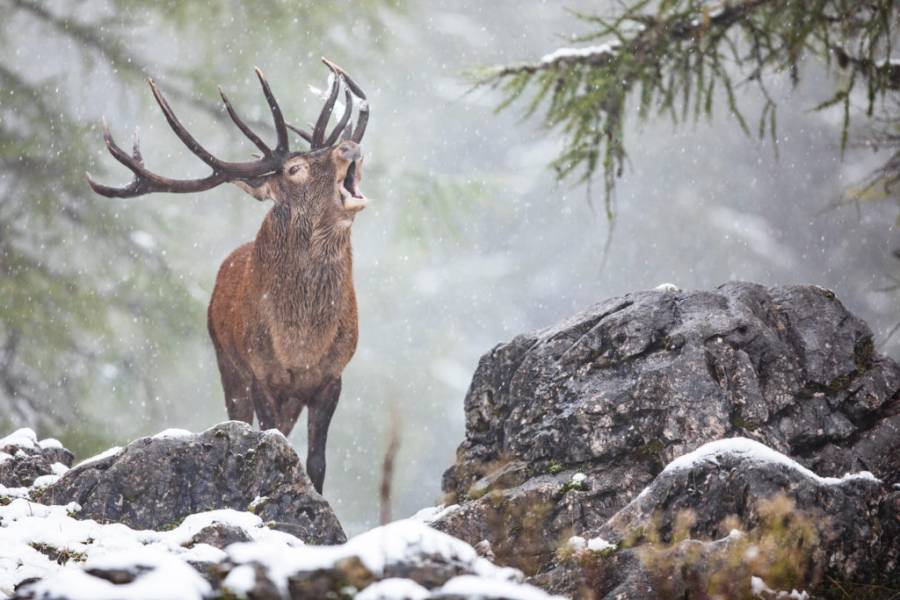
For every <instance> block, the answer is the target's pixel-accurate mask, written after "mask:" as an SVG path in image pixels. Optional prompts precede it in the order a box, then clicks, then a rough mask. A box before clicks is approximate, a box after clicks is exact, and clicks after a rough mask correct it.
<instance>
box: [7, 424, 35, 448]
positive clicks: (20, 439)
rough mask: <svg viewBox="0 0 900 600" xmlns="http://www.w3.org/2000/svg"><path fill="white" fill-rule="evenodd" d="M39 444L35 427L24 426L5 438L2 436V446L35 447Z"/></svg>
mask: <svg viewBox="0 0 900 600" xmlns="http://www.w3.org/2000/svg"><path fill="white" fill-rule="evenodd" d="M37 445H38V441H37V435H35V433H34V430H33V429H29V428H28V427H23V428H22V429H17V430H16V431H13V432H12V433H11V434H9V435H8V436H6V437H4V438H0V448H6V447H7V446H15V447H18V448H34V447H36V446H37Z"/></svg>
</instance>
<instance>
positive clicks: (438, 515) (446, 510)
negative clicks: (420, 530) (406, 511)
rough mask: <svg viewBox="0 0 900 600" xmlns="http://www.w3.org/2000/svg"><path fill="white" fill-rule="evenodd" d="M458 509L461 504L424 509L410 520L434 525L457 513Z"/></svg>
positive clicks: (440, 505)
mask: <svg viewBox="0 0 900 600" xmlns="http://www.w3.org/2000/svg"><path fill="white" fill-rule="evenodd" d="M458 509H459V504H451V505H449V506H445V505H443V504H438V505H437V506H429V507H428V508H423V509H422V510H420V511H419V512H417V513H416V514H414V515H413V516H411V517H410V519H411V520H413V521H418V522H420V523H425V524H426V525H428V524H429V523H434V522H435V521H437V520H439V519H442V518H444V517H446V516H447V515H449V514H450V513H453V512H456V511H457V510H458Z"/></svg>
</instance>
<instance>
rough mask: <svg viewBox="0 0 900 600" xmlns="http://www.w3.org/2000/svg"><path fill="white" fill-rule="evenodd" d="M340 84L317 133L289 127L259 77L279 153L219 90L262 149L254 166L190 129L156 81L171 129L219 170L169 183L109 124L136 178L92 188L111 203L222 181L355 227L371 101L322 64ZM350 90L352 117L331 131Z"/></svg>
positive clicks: (117, 151)
mask: <svg viewBox="0 0 900 600" xmlns="http://www.w3.org/2000/svg"><path fill="white" fill-rule="evenodd" d="M322 60H323V62H324V63H325V65H326V66H327V67H328V68H329V69H330V70H331V72H332V74H333V76H334V78H333V80H332V84H331V91H330V94H329V96H328V99H327V100H326V101H325V105H324V106H323V108H322V111H321V112H320V113H319V118H318V120H317V121H316V123H315V126H314V128H313V131H312V133H308V132H307V131H304V130H303V129H300V128H297V127H294V126H292V125H288V124H286V123H285V120H284V116H283V115H282V112H281V108H280V107H279V106H278V102H276V100H275V97H274V95H273V94H272V90H271V89H270V88H269V84H268V82H267V81H266V78H265V77H264V76H263V74H262V71H260V70H259V69H256V75H257V77H259V82H260V84H261V85H262V89H263V94H264V95H265V97H266V101H267V102H268V104H269V109H270V110H271V112H272V119H273V121H274V124H275V132H276V135H277V142H276V146H275V148H271V147H270V146H269V145H268V144H266V143H265V142H264V141H263V140H262V139H261V138H260V137H259V136H258V135H257V134H256V133H255V132H254V131H253V130H252V129H250V127H248V126H247V124H246V123H244V121H243V120H241V118H240V117H239V116H238V115H237V113H236V112H235V110H234V108H233V107H232V105H231V102H229V101H228V98H227V97H226V96H225V94H224V93H222V91H221V90H219V93H220V94H221V96H222V101H223V102H224V103H225V109H226V110H227V111H228V114H229V116H230V117H231V119H232V120H233V121H234V123H235V125H237V127H238V129H240V130H241V132H242V133H243V134H244V135H245V136H247V138H248V139H249V140H250V141H251V142H253V144H254V145H255V146H256V147H257V148H259V150H260V152H261V153H262V155H261V156H260V158H259V159H258V160H255V161H249V162H228V161H223V160H221V159H219V158H217V157H215V156H213V155H212V154H211V153H210V152H209V151H207V150H206V149H205V148H204V147H203V146H201V145H200V144H199V143H198V142H197V140H195V139H194V137H193V136H192V135H191V134H190V133H189V132H188V131H187V129H185V127H184V126H183V125H182V124H181V122H180V121H179V120H178V118H177V117H176V116H175V113H174V112H172V109H171V108H170V107H169V104H168V102H167V101H166V99H165V98H164V97H163V95H162V93H160V91H159V89H158V88H157V87H156V84H155V83H154V82H153V80H152V79H151V80H149V83H150V89H151V90H152V91H153V96H154V97H155V98H156V102H157V103H158V104H159V106H160V108H161V109H162V111H163V114H164V115H165V117H166V120H167V121H168V123H169V126H170V127H171V128H172V130H173V131H174V132H175V134H176V135H177V136H178V138H179V139H180V140H181V141H182V142H183V143H184V145H185V146H187V147H188V149H189V150H190V151H191V152H193V153H194V154H195V155H196V156H197V157H198V158H200V160H202V161H203V162H204V163H206V164H207V165H208V166H209V167H210V168H212V173H211V174H210V175H208V176H207V177H204V178H202V179H169V178H167V177H163V176H161V175H157V174H156V173H153V172H151V171H149V170H147V168H146V167H144V162H143V159H142V157H141V152H140V149H139V146H138V141H137V139H135V142H134V148H133V150H132V153H131V154H130V155H129V154H128V153H127V152H125V151H124V150H122V148H120V147H119V146H118V145H117V144H116V142H115V141H114V140H113V138H112V136H111V135H110V132H109V128H108V127H107V125H106V122H105V121H104V123H103V139H104V141H105V142H106V146H107V148H108V149H109V152H110V154H112V155H113V157H114V158H115V159H116V160H118V161H119V162H120V163H122V164H123V165H125V166H126V167H128V169H130V170H131V171H132V173H134V178H133V179H132V181H131V183H130V184H128V185H127V186H125V187H120V188H116V187H109V186H105V185H102V184H99V183H96V182H95V181H94V180H93V179H91V177H90V175H88V183H89V184H90V186H91V188H92V189H93V190H94V191H95V192H96V193H98V194H100V195H102V196H107V197H117V198H130V197H134V196H141V195H143V194H149V193H152V192H171V193H191V192H201V191H204V190H208V189H211V188H214V187H216V186H218V185H221V184H222V183H226V182H230V183H234V184H235V185H237V186H238V187H240V188H241V189H242V190H244V191H245V192H247V193H248V194H250V195H251V196H253V197H254V198H256V199H258V200H272V201H274V202H275V203H276V204H277V205H282V206H285V207H289V208H290V209H291V211H292V212H293V211H298V212H302V213H305V214H306V215H308V216H310V217H312V218H314V219H317V220H318V219H323V218H324V219H327V220H328V221H330V222H334V223H344V224H349V223H350V222H352V219H353V215H354V214H355V213H357V212H359V211H360V210H362V209H363V208H365V206H366V202H367V200H366V197H365V196H364V195H363V194H362V192H360V189H359V183H360V180H361V179H362V150H361V148H360V142H361V141H362V137H363V134H364V133H365V130H366V123H367V122H368V118H369V105H368V102H367V101H366V95H365V93H364V92H363V91H362V89H361V88H360V87H359V85H357V84H356V82H354V81H353V80H352V79H351V78H350V76H349V75H347V74H346V73H345V72H344V71H343V69H341V68H340V67H338V66H337V65H335V64H334V63H332V62H330V61H328V60H325V59H322ZM341 88H343V89H344V106H345V108H344V113H343V115H342V116H341V118H340V120H339V121H338V123H337V125H336V126H335V127H334V129H333V130H332V131H331V132H330V133H329V132H328V123H329V120H330V119H331V116H332V111H333V110H334V105H335V103H336V101H337V97H338V95H339V93H340V91H341ZM354 96H355V97H357V98H359V100H360V104H359V107H358V116H357V122H356V126H355V127H354V126H352V125H351V124H350V119H351V116H352V113H353V108H354V106H353V98H354ZM288 129H290V130H292V131H294V132H295V133H296V134H297V135H299V136H300V137H301V138H303V139H304V140H306V141H307V142H308V143H309V146H310V148H309V150H306V151H301V152H292V151H291V150H290V146H289V142H288Z"/></svg>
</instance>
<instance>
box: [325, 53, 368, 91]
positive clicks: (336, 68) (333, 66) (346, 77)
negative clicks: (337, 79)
mask: <svg viewBox="0 0 900 600" xmlns="http://www.w3.org/2000/svg"><path fill="white" fill-rule="evenodd" d="M322 62H323V63H325V66H326V67H328V68H329V69H331V70H332V71H336V72H338V73H340V74H341V75H343V76H344V83H346V84H347V87H349V88H350V90H351V91H352V92H353V93H354V94H356V97H357V98H359V99H360V100H366V93H365V92H364V91H362V88H361V87H359V84H357V83H356V82H355V81H353V79H352V78H351V77H350V76H349V75H347V72H346V71H345V70H343V69H342V68H341V67H339V66H338V65H336V64H334V63H333V62H331V61H330V60H328V59H327V58H325V57H322Z"/></svg>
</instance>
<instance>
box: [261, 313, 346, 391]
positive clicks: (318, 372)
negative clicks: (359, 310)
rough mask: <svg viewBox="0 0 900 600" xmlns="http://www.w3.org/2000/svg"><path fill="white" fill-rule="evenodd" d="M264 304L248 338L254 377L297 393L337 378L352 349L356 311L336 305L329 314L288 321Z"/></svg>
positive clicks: (315, 314) (303, 315)
mask: <svg viewBox="0 0 900 600" xmlns="http://www.w3.org/2000/svg"><path fill="white" fill-rule="evenodd" d="M267 304H268V303H266V302H262V303H261V304H260V309H261V313H262V314H261V315H260V316H261V317H262V318H260V319H259V320H258V323H259V326H258V327H257V328H256V330H255V331H249V332H248V334H249V337H250V339H249V340H247V342H248V345H249V346H250V347H251V348H252V349H253V350H252V352H251V353H250V354H251V357H252V358H251V365H250V366H251V368H252V370H253V372H254V375H255V376H256V377H257V378H258V379H260V380H263V381H268V382H270V383H271V384H273V385H278V386H279V387H281V386H287V387H292V388H298V389H299V388H307V387H310V388H315V387H317V386H318V385H319V383H321V382H322V381H324V380H326V379H330V378H334V377H339V376H340V374H341V371H343V369H344V367H345V366H346V365H347V363H348V362H349V361H350V358H351V357H352V356H353V353H354V351H355V349H356V340H357V335H358V329H357V322H356V311H355V310H349V307H346V306H344V302H335V303H333V305H332V306H331V310H330V311H329V310H321V311H319V312H315V311H305V312H303V313H302V314H301V315H300V317H299V318H293V319H289V318H285V316H284V314H283V313H282V311H280V310H279V308H280V307H276V306H271V305H268V306H267ZM351 313H352V314H351Z"/></svg>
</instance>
